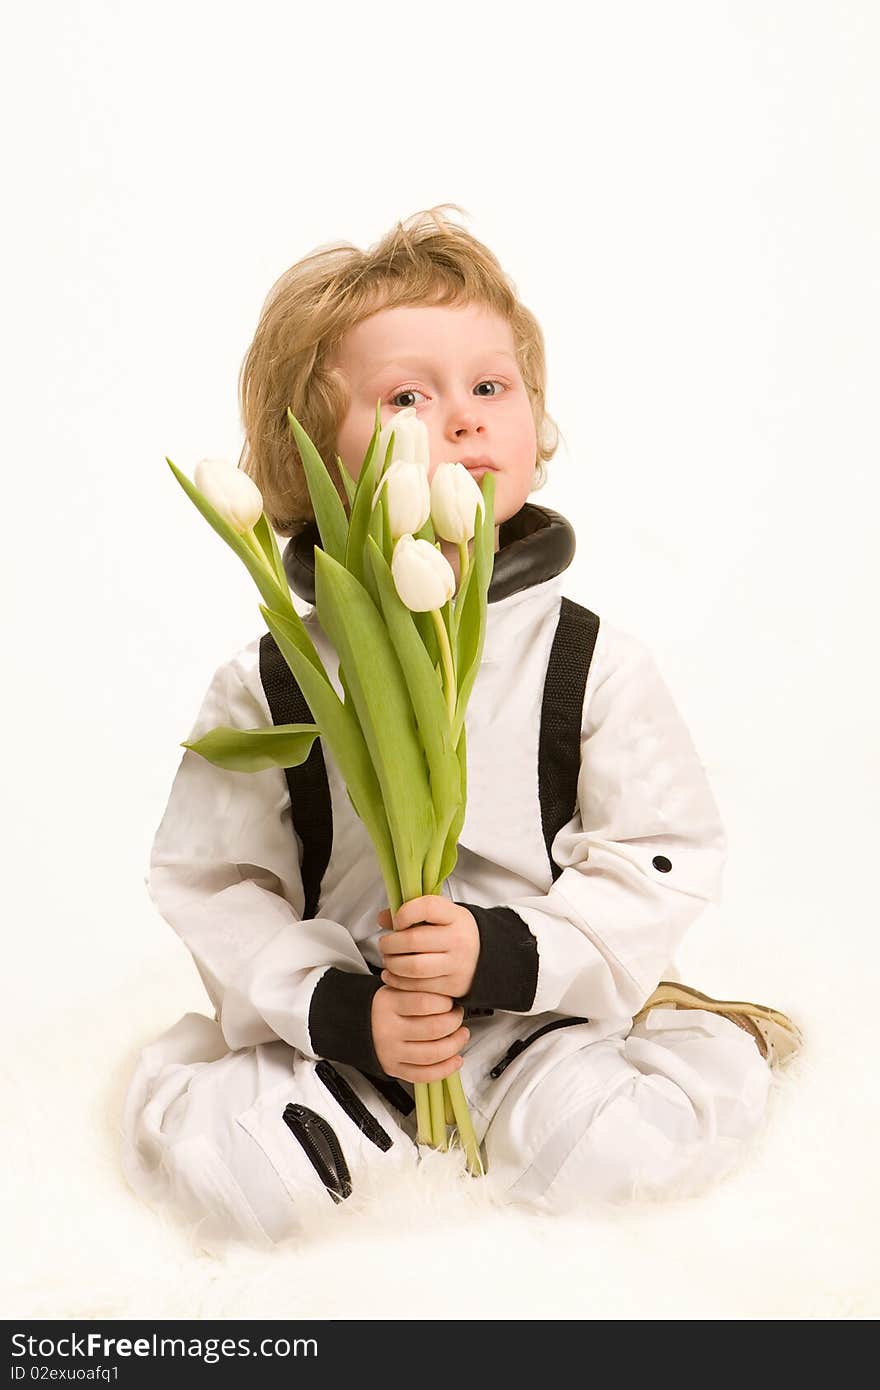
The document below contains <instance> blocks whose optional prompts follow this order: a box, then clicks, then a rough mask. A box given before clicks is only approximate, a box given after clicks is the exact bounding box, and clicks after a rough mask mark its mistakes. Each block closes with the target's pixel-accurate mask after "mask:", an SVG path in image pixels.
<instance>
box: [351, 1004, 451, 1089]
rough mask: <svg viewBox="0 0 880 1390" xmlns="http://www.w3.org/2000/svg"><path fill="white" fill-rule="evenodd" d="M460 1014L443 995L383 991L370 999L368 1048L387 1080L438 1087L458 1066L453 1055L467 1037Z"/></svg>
mask: <svg viewBox="0 0 880 1390" xmlns="http://www.w3.org/2000/svg"><path fill="white" fill-rule="evenodd" d="M463 1018H464V1009H463V1008H462V1007H461V1005H460V1004H457V1005H455V1007H453V1003H452V1000H451V999H450V998H449V996H448V995H446V996H445V997H444V996H443V995H442V994H424V993H420V992H418V991H414V990H407V991H406V992H403V991H401V990H397V989H389V988H388V987H387V986H385V987H383V988H382V989H377V990H376V993H375V994H374V995H373V1002H372V1006H371V1014H370V1021H371V1024H372V1029H373V1047H374V1048H375V1051H376V1056H377V1057H378V1058H379V1061H380V1062H381V1064H382V1069H383V1071H384V1072H386V1074H387V1075H388V1076H397V1077H399V1078H400V1079H401V1080H402V1081H442V1080H443V1078H444V1076H451V1075H452V1073H453V1072H454V1071H458V1069H459V1067H460V1066H461V1064H462V1058H461V1055H460V1052H459V1049H460V1048H462V1047H464V1045H465V1043H466V1042H467V1040H468V1038H469V1037H470V1032H469V1031H468V1029H467V1028H462V1026H461V1021H462V1019H463Z"/></svg>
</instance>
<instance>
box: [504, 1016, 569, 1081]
mask: <svg viewBox="0 0 880 1390" xmlns="http://www.w3.org/2000/svg"><path fill="white" fill-rule="evenodd" d="M589 1021H590V1020H589V1019H588V1018H557V1019H555V1020H554V1022H553V1023H545V1024H544V1027H543V1028H538V1029H536V1031H535V1032H534V1033H529V1035H528V1037H527V1038H520V1039H519V1040H518V1041H517V1042H515V1043H513V1045H512V1046H511V1047H509V1048H508V1049H507V1051H506V1052H505V1054H504V1056H503V1057H502V1058H501V1061H500V1062H496V1063H495V1065H494V1067H493V1068H492V1070H491V1071H490V1072H489V1075H490V1076H491V1077H493V1078H497V1077H499V1076H500V1075H501V1073H502V1072H503V1071H506V1070H507V1068H508V1067H509V1066H510V1064H511V1062H512V1061H513V1060H514V1058H516V1057H518V1056H519V1054H520V1053H521V1052H524V1051H525V1049H526V1048H527V1047H528V1046H529V1045H530V1044H531V1043H533V1042H537V1040H538V1038H542V1037H543V1036H544V1034H545V1033H552V1032H553V1030H554V1029H555V1028H571V1027H572V1025H573V1024H575V1023H589Z"/></svg>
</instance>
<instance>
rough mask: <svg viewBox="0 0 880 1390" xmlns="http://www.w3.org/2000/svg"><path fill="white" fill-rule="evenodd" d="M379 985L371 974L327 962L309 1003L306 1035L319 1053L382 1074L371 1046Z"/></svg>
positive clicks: (378, 981) (380, 985)
mask: <svg viewBox="0 0 880 1390" xmlns="http://www.w3.org/2000/svg"><path fill="white" fill-rule="evenodd" d="M381 988H382V981H381V980H380V979H377V978H376V977H375V976H374V975H361V974H354V973H353V972H352V971H351V970H340V969H339V968H338V967H337V966H335V965H331V967H330V969H329V970H325V972H324V974H323V975H322V976H321V978H320V980H319V981H318V983H317V985H316V986H315V989H314V991H313V993H312V1002H311V1005H310V1006H309V1036H310V1038H311V1041H312V1048H313V1050H314V1051H315V1052H316V1053H317V1055H318V1056H319V1057H327V1058H328V1059H329V1060H330V1061H331V1062H347V1063H348V1064H349V1065H350V1066H352V1067H357V1069H358V1071H365V1072H367V1073H368V1074H369V1075H371V1076H386V1075H387V1073H386V1072H385V1071H383V1069H382V1064H381V1062H380V1061H379V1058H378V1057H377V1056H376V1049H375V1048H374V1047H373V1025H372V1008H373V995H374V994H375V993H376V990H377V989H381Z"/></svg>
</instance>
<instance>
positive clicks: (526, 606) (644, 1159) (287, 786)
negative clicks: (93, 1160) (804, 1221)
mask: <svg viewBox="0 0 880 1390" xmlns="http://www.w3.org/2000/svg"><path fill="white" fill-rule="evenodd" d="M318 540H319V538H318V533H317V530H316V528H315V527H314V526H311V527H310V528H308V529H307V530H306V531H304V532H303V533H302V534H301V535H300V536H299V537H296V538H294V539H293V540H292V541H290V543H289V544H288V545H287V547H286V548H285V553H284V564H285V570H286V573H287V575H288V578H289V580H290V583H291V586H292V588H293V589H294V591H295V592H296V593H297V594H299V596H300V597H302V598H304V599H306V600H308V601H309V602H311V603H312V604H314V551H313V546H314V544H315V543H316V542H317V541H318ZM499 542H500V547H499V550H498V551H497V552H496V554H495V559H494V569H493V574H492V581H491V586H490V589H489V594H488V600H489V602H488V608H487V625H486V636H485V645H484V650H483V658H482V663H481V666H480V669H479V671H478V674H477V678H476V681H475V683H474V686H473V690H472V693H471V697H470V700H469V703H468V706H467V711H466V720H465V723H466V731H467V754H468V777H467V810H466V818H465V821H464V824H463V826H462V830H461V834H460V837H459V845H458V860H457V863H456V867H455V871H454V872H453V873H452V874H450V876H449V877H448V879H447V880H446V881H445V883H444V885H443V892H444V895H446V896H449V897H450V898H452V899H453V900H454V901H456V902H458V903H462V904H464V905H465V906H467V907H468V908H469V909H470V911H472V912H473V914H474V917H475V919H476V921H477V925H478V928H479V932H480V956H479V960H478V963H477V968H476V974H475V977H474V980H473V984H472V987H471V989H470V991H469V993H468V995H467V996H466V997H465V998H463V999H462V1000H461V1001H460V1002H461V1003H462V1004H463V1005H464V1007H465V1016H466V1022H467V1025H468V1027H469V1029H470V1034H471V1036H470V1038H469V1040H468V1042H467V1043H466V1044H465V1047H464V1049H463V1057H464V1064H463V1066H462V1069H461V1071H460V1073H459V1074H460V1076H461V1080H462V1084H463V1086H464V1091H465V1095H466V1097H467V1100H468V1104H469V1108H470V1113H471V1116H472V1119H473V1122H474V1129H475V1132H476V1137H477V1140H478V1142H480V1143H481V1145H482V1149H483V1153H484V1155H485V1158H486V1161H487V1165H488V1177H487V1178H485V1179H480V1181H486V1182H492V1183H493V1184H494V1186H495V1190H496V1191H498V1192H500V1193H502V1194H503V1196H504V1200H506V1201H510V1202H516V1203H524V1204H527V1205H529V1206H531V1207H533V1208H537V1209H539V1210H546V1211H565V1210H567V1209H569V1208H571V1207H572V1206H573V1205H574V1204H576V1203H580V1202H582V1201H583V1200H590V1199H595V1200H597V1201H604V1202H620V1201H624V1200H627V1199H632V1198H635V1197H655V1196H663V1195H664V1194H674V1195H682V1194H686V1193H692V1192H696V1191H698V1190H701V1189H702V1188H704V1187H705V1186H706V1185H708V1184H710V1183H711V1182H713V1181H714V1180H715V1179H717V1178H718V1177H720V1176H721V1175H722V1174H723V1173H725V1172H727V1171H729V1170H730V1169H731V1168H732V1167H733V1166H734V1165H735V1164H736V1163H738V1162H739V1161H740V1159H741V1158H742V1156H743V1154H744V1146H745V1145H747V1144H748V1142H749V1140H750V1139H751V1138H752V1137H753V1136H754V1135H755V1134H756V1132H757V1131H758V1130H759V1129H760V1127H761V1126H762V1123H763V1119H764V1115H765V1108H766V1104H767V1100H768V1095H769V1092H770V1089H771V1084H772V1074H771V1068H770V1066H769V1065H768V1062H767V1061H766V1060H765V1059H764V1056H763V1055H762V1050H761V1049H760V1048H759V1046H758V1045H757V1043H758V1041H759V1040H758V1039H757V1038H756V1037H755V1036H751V1035H750V1034H749V1032H748V1031H746V1030H745V1028H744V1027H743V1026H742V1025H740V1026H737V1021H736V1020H734V1019H732V1018H731V1017H728V1016H724V1015H723V1014H720V1013H718V1012H713V1011H711V1010H710V1009H708V1008H707V1009H702V1008H693V1007H687V1008H675V1007H674V1006H670V1007H649V1008H648V1009H647V1010H645V1008H644V1006H645V1004H646V1001H648V1000H650V999H651V997H652V992H653V991H654V990H655V987H656V986H657V985H658V981H661V980H666V981H676V980H679V979H680V977H679V975H678V971H677V969H676V966H675V963H674V955H675V951H676V949H677V948H678V945H679V942H680V941H681V939H682V938H683V936H684V934H685V932H686V931H687V930H688V928H689V927H690V926H691V924H692V923H693V922H694V921H695V920H696V919H697V917H698V916H699V915H700V913H701V912H702V911H703V910H704V908H705V906H706V904H707V903H714V902H717V901H718V900H719V897H720V891H721V879H722V870H723V864H724V856H725V848H726V837H725V833H724V829H723V827H722V824H721V822H720V819H719V814H718V810H717V807H716V804H715V801H714V799H713V796H712V793H711V790H710V787H709V784H708V781H707V778H706V774H705V772H704V769H703V766H702V764H701V762H700V760H699V757H698V755H697V753H696V751H695V748H694V745H693V743H692V741H691V738H690V736H689V734H688V731H687V729H686V727H685V725H684V723H683V721H682V718H681V716H680V714H679V713H678V710H677V708H676V706H675V704H674V703H673V700H672V698H671V696H670V694H669V692H668V690H667V688H666V686H665V684H664V682H663V680H662V678H661V676H660V674H659V672H658V669H657V667H656V665H655V663H654V661H653V659H652V657H651V655H650V654H649V652H648V650H647V648H646V647H645V646H643V645H642V643H641V642H640V641H638V640H637V639H636V638H634V637H632V636H629V635H627V634H626V633H624V632H623V631H621V630H619V629H617V628H615V627H613V626H611V625H610V624H608V623H606V622H604V621H600V620H599V618H598V617H597V616H596V615H595V614H593V613H591V612H590V611H589V610H588V609H586V608H583V607H581V606H580V605H579V604H577V603H575V602H573V601H572V600H570V599H569V598H567V597H566V596H565V595H564V593H563V591H562V586H563V572H564V571H565V569H566V568H567V566H568V565H569V564H570V563H571V559H572V557H573V555H574V548H575V540H574V533H573V530H572V528H571V526H570V525H569V523H568V522H567V521H566V520H565V518H564V517H562V516H560V515H559V513H557V512H554V511H551V510H549V509H547V508H544V507H538V506H535V505H533V504H526V505H525V506H524V507H523V508H522V509H521V510H520V511H519V512H518V513H517V514H516V516H514V517H512V518H511V519H510V520H508V521H507V522H505V523H503V524H502V525H501V529H500V536H499ZM304 621H305V623H306V626H307V628H308V631H309V634H310V636H311V638H312V640H313V642H314V643H315V646H316V648H317V650H318V652H319V654H320V656H321V659H322V661H323V663H324V667H325V669H326V671H327V674H328V676H329V678H330V680H331V682H332V684H333V686H334V688H335V689H336V692H337V694H338V695H339V696H340V698H342V695H343V692H342V687H341V684H340V682H339V678H338V661H337V657H336V654H335V651H334V649H333V648H332V646H331V645H330V643H329V641H328V639H327V638H326V636H325V634H324V633H323V631H322V630H321V628H320V626H319V624H318V621H317V614H316V610H315V608H314V607H312V608H311V610H310V611H309V612H308V614H307V615H306V617H305V619H304ZM273 721H274V722H275V723H284V722H313V721H312V716H311V713H310V712H309V710H308V706H307V705H306V704H305V702H304V700H303V697H302V693H301V691H300V690H299V687H298V685H297V683H296V681H295V679H294V678H293V676H292V673H291V672H290V671H289V668H288V667H287V665H286V663H285V662H284V661H283V659H282V658H281V657H280V655H279V653H278V649H277V647H276V646H275V643H274V639H273V638H272V637H271V635H270V634H269V633H265V634H264V635H263V636H262V637H260V638H257V639H255V640H254V641H253V642H251V643H249V644H248V645H247V646H246V647H244V648H243V649H242V650H241V651H240V652H238V653H237V655H235V656H234V657H233V658H232V660H230V661H228V662H225V663H224V664H223V665H221V666H220V667H219V668H218V670H217V671H216V673H215V674H214V677H213V679H212V681H211V683H210V686H209V688H208V691H207V693H206V695H205V698H204V701H203V703H202V706H201V709H200V710H199V713H198V717H197V719H196V722H195V725H194V726H193V728H192V731H191V732H190V734H189V739H188V741H193V740H195V739H197V738H200V737H201V736H202V735H203V734H204V733H206V732H207V731H208V730H209V729H211V728H214V727H215V726H216V725H220V724H226V725H233V726H235V727H238V728H242V729H249V728H257V727H260V726H266V725H267V724H271V723H272V722H273ZM146 883H147V886H148V889H149V892H150V896H151V897H152V899H153V901H154V902H155V904H156V906H157V908H158V910H159V912H160V914H161V915H162V917H163V918H164V919H165V920H166V921H167V922H168V923H169V924H170V925H171V926H172V927H173V929H174V930H175V932H177V933H178V935H179V936H180V937H181V938H182V940H183V941H184V942H185V944H186V946H187V947H188V949H189V950H190V952H191V953H192V956H193V958H194V960H195V963H196V966H197V968H198V971H199V974H200V976H201V978H202V980H203V982H204V985H205V989H206V991H207V993H208V995H209V997H210V1000H211V1003H212V1005H213V1006H214V1009H215V1016H214V1018H213V1019H210V1018H208V1017H207V1016H205V1015H203V1014H199V1013H187V1014H185V1015H184V1017H183V1018H181V1019H180V1020H179V1021H178V1022H177V1023H176V1024H175V1025H174V1026H173V1027H172V1028H170V1029H169V1030H168V1031H167V1032H166V1033H164V1034H163V1035H162V1036H161V1037H160V1038H158V1039H157V1040H156V1041H155V1042H154V1043H152V1044H151V1045H149V1046H147V1047H145V1048H144V1049H143V1050H142V1051H141V1053H140V1056H139V1059H138V1063H137V1067H136V1070H135V1073H134V1075H133V1077H132V1079H131V1082H130V1085H129V1088H128V1093H127V1096H126V1100H125V1106H124V1114H123V1166H124V1171H125V1174H126V1177H127V1179H128V1181H129V1183H130V1185H131V1186H132V1187H133V1188H134V1190H135V1191H136V1192H138V1193H139V1194H140V1195H141V1196H142V1197H144V1198H145V1199H146V1200H147V1201H149V1202H160V1203H165V1204H168V1205H170V1207H171V1208H172V1209H173V1210H174V1211H175V1212H176V1213H177V1214H178V1215H179V1216H180V1217H182V1218H184V1219H185V1220H187V1221H189V1222H196V1223H198V1229H199V1231H200V1232H201V1233H202V1234H203V1235H205V1236H206V1237H209V1238H220V1239H223V1238H225V1237H226V1236H227V1235H228V1236H233V1237H236V1238H238V1239H245V1240H247V1241H250V1242H253V1243H257V1244H261V1245H264V1246H271V1245H272V1244H273V1243H274V1242H277V1241H279V1240H282V1239H284V1238H286V1237H288V1236H290V1235H292V1234H295V1233H296V1232H297V1230H298V1229H299V1227H300V1214H301V1213H302V1212H303V1211H304V1210H305V1208H306V1205H307V1204H308V1205H309V1206H314V1205H315V1204H323V1205H325V1206H327V1205H329V1203H330V1202H339V1201H342V1200H345V1198H346V1197H347V1196H349V1195H350V1194H351V1193H352V1192H353V1191H356V1190H357V1189H358V1186H359V1182H361V1181H362V1180H363V1179H365V1177H366V1175H369V1180H370V1181H371V1182H374V1181H375V1179H376V1175H377V1174H378V1175H379V1176H380V1178H381V1180H382V1181H383V1182H384V1181H385V1180H386V1179H385V1174H387V1182H389V1183H393V1182H394V1180H395V1171H396V1170H399V1169H402V1168H408V1167H410V1166H412V1165H414V1164H416V1163H417V1162H418V1155H419V1149H418V1147H417V1145H416V1143H415V1133H416V1119H415V1109H414V1104H413V1088H412V1086H411V1085H410V1084H409V1083H407V1082H404V1081H402V1080H398V1079H396V1078H392V1077H389V1076H387V1075H386V1074H385V1073H384V1071H383V1070H382V1067H381V1065H380V1063H379V1061H378V1058H377V1057H376V1053H375V1051H374V1048H373V1042H372V1033H371V1027H370V1009H371V1003H372V998H373V994H374V993H375V991H376V990H377V989H378V988H381V980H380V978H379V972H380V971H381V969H382V967H383V961H382V957H381V953H380V951H379V948H378V939H379V937H380V935H381V934H382V929H381V928H380V927H379V925H378V922H377V916H378V914H379V912H380V911H381V910H382V909H383V908H384V907H386V906H387V905H388V904H387V896H386V893H385V887H384V883H383V880H382V876H381V873H380V871H379V866H378V862H377V860H376V857H375V852H374V849H373V845H372V842H371V840H370V838H369V835H368V833H367V831H366V829H365V827H364V825H363V823H362V822H361V821H360V820H359V818H358V817H357V815H356V813H355V811H354V809H353V807H352V804H351V802H350V800H349V797H348V794H347V791H346V788H345V784H344V782H343V780H342V778H341V775H340V772H339V769H338V767H337V765H336V763H335V761H334V759H333V756H332V753H331V751H330V749H329V747H327V746H326V744H325V742H324V741H323V740H321V739H316V740H315V742H314V744H313V745H312V752H311V754H310V756H309V759H308V760H307V761H306V762H305V763H304V764H302V765H301V766H300V767H298V768H289V769H286V770H283V769H280V768H270V769H267V770H265V771H261V772H257V773H242V772H229V771H226V770H224V769H222V768H219V767H216V766H215V765H213V764H212V763H209V762H208V761H206V760H205V759H204V758H202V757H200V756H199V755H198V754H196V753H194V752H192V751H190V750H189V749H187V750H185V752H184V754H183V758H182V760H181V763H180V766H179V769H178V771H177V774H176V777H175V779H174V783H173V787H172V790H171V794H170V798H169V802H168V805H167V808H166V810H165V813H164V815H163V818H162V821H161V824H160V825H159V828H158V831H157V833H156V837H155V841H154V844H153V848H152V854H151V860H150V872H149V875H148V876H147V879H146ZM634 1019H635V1020H636V1021H635V1022H634Z"/></svg>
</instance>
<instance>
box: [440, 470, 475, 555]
mask: <svg viewBox="0 0 880 1390" xmlns="http://www.w3.org/2000/svg"><path fill="white" fill-rule="evenodd" d="M478 507H479V509H480V514H481V515H485V511H486V508H485V504H484V502H483V494H482V492H481V491H480V488H479V486H478V484H477V480H476V478H474V477H472V476H471V474H470V473H469V472H468V471H467V469H466V468H465V466H464V464H463V463H441V464H439V465H438V467H437V469H436V471H435V473H434V476H433V478H432V479H431V520H432V522H433V526H434V531H435V533H436V534H437V535H438V536H442V537H443V539H444V540H445V541H455V542H456V543H457V544H458V545H461V544H462V542H463V541H469V540H471V538H472V537H473V534H474V531H475V529H476V516H477V508H478Z"/></svg>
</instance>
